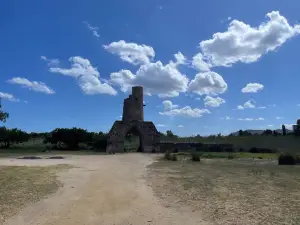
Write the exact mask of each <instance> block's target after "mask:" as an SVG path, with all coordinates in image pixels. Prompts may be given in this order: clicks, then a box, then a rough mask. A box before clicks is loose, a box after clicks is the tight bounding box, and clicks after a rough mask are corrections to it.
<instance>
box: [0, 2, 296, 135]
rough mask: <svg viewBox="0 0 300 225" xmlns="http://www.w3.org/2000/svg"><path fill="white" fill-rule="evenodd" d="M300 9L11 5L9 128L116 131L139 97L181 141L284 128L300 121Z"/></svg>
mask: <svg viewBox="0 0 300 225" xmlns="http://www.w3.org/2000/svg"><path fill="white" fill-rule="evenodd" d="M299 10H300V2H299V1H296V0H290V1H289V2H288V3H286V2H284V1H280V0H277V1H275V0H264V1H261V0H253V1H238V0H231V1H230V0H228V1H219V0H211V1H198V0H187V1H181V0H151V1H150V0H143V1H141V0H126V1H121V0H110V1H96V0H94V1H80V0H72V1H59V0H52V1H40V0H31V1H21V0H19V1H15V0H10V1H4V2H2V4H1V8H0V28H1V35H0V61H1V62H2V63H1V66H0V78H1V81H0V97H1V98H2V103H3V108H4V110H6V111H8V112H9V113H10V118H9V120H8V121H7V123H6V125H7V126H8V127H18V128H21V129H24V130H27V131H50V130H52V129H54V128H56V127H74V126H77V127H82V128H86V129H88V130H91V131H100V130H101V131H108V130H109V129H110V127H111V126H112V124H113V122H114V121H115V120H116V119H120V118H119V116H120V115H121V114H122V103H123V99H124V98H126V97H127V96H128V94H129V91H130V88H131V86H133V85H142V86H144V89H145V92H146V93H145V101H146V103H147V106H146V107H145V119H146V120H152V121H153V122H154V123H155V124H156V125H157V128H158V129H159V130H160V131H166V130H168V129H171V130H172V131H173V132H174V133H176V134H179V135H193V134H198V133H199V134H202V135H207V134H212V133H219V132H221V133H228V132H232V131H236V130H239V129H263V128H271V129H275V128H279V127H280V126H281V124H288V125H290V124H293V123H295V121H296V119H297V118H298V115H299V114H300V106H298V104H300V99H299V83H300V78H299V74H300V66H299V62H298V61H299V59H298V58H299V57H298V52H299V49H300V35H299V34H300V25H298V24H300V18H299Z"/></svg>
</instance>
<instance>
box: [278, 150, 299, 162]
mask: <svg viewBox="0 0 300 225" xmlns="http://www.w3.org/2000/svg"><path fill="white" fill-rule="evenodd" d="M296 161H297V156H293V155H291V154H288V153H287V154H280V156H279V158H278V165H295V164H296Z"/></svg>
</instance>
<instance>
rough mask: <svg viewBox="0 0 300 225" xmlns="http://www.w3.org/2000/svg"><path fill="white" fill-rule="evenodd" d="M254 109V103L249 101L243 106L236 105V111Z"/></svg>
mask: <svg viewBox="0 0 300 225" xmlns="http://www.w3.org/2000/svg"><path fill="white" fill-rule="evenodd" d="M253 108H255V105H254V102H253V101H251V100H249V101H247V102H245V103H244V105H238V106H237V109H238V110H243V109H253Z"/></svg>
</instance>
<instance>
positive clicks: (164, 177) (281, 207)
mask: <svg viewBox="0 0 300 225" xmlns="http://www.w3.org/2000/svg"><path fill="white" fill-rule="evenodd" d="M149 169H150V170H149V174H148V176H149V182H150V183H151V186H152V188H153V190H154V191H155V194H156V195H157V196H158V197H160V198H161V199H162V201H163V202H164V204H165V205H172V206H174V207H175V206H176V207H177V208H181V207H183V206H188V207H189V208H190V210H191V211H192V212H200V214H201V215H202V217H203V219H204V220H205V221H206V222H207V223H210V224H217V225H218V224H220V225H221V224H222V225H237V224H238V225H249V224H251V225H258V224H263V225H271V224H272V225H283V224H285V225H287V224H288V225H296V224H300V166H278V165H277V161H272V160H259V161H254V160H225V159H204V160H203V159H201V162H190V161H186V162H184V161H177V162H176V161H175V162H173V161H162V160H159V161H157V162H155V163H153V164H152V165H150V166H149Z"/></svg>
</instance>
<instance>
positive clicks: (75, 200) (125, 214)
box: [0, 154, 206, 225]
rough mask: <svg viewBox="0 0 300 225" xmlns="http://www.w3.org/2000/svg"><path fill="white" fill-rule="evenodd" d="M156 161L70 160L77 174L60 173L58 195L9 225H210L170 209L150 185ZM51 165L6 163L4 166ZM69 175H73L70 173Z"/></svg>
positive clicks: (130, 157) (135, 157)
mask: <svg viewBox="0 0 300 225" xmlns="http://www.w3.org/2000/svg"><path fill="white" fill-rule="evenodd" d="M152 161H153V156H149V155H146V154H124V155H110V156H108V155H106V156H105V155H102V156H74V155H73V156H66V159H65V160H62V162H61V163H64V164H72V165H73V168H71V169H69V170H65V171H64V172H60V173H59V174H58V175H59V179H60V181H61V182H62V183H63V187H61V188H60V189H59V190H58V191H57V192H56V193H55V194H53V195H51V196H50V197H48V198H46V199H44V200H42V201H39V202H37V203H34V204H32V205H29V206H27V207H26V208H25V209H23V210H22V211H21V212H20V213H19V214H17V215H16V216H14V217H12V218H10V219H8V220H6V222H5V224H6V225H19V224H22V225H37V224H38V225H50V224H51V225H52V224H56V225H77V224H78V225H83V224H85V225H90V224H91V225H92V224H95V225H99V224H104V225H113V224H114V225H129V224H131V225H143V224H160V225H167V224H172V225H176V224H181V225H182V224H191V225H193V224H206V223H204V222H202V221H201V215H198V214H197V213H195V212H189V211H185V210H184V209H180V210H179V209H175V208H171V207H165V206H163V204H161V203H160V200H159V199H158V198H156V197H155V196H154V195H153V192H152V188H151V187H150V186H149V185H148V183H147V181H146V179H145V178H146V175H147V166H148V165H149V164H151V163H152ZM45 162H49V161H47V160H44V161H43V160H27V161H23V160H13V161H12V160H9V159H2V160H0V165H1V164H2V165H4V164H6V165H10V166H12V165H20V164H22V163H25V164H26V163H27V164H29V163H34V164H35V166H36V165H37V164H41V163H45ZM66 171H67V172H66Z"/></svg>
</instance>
